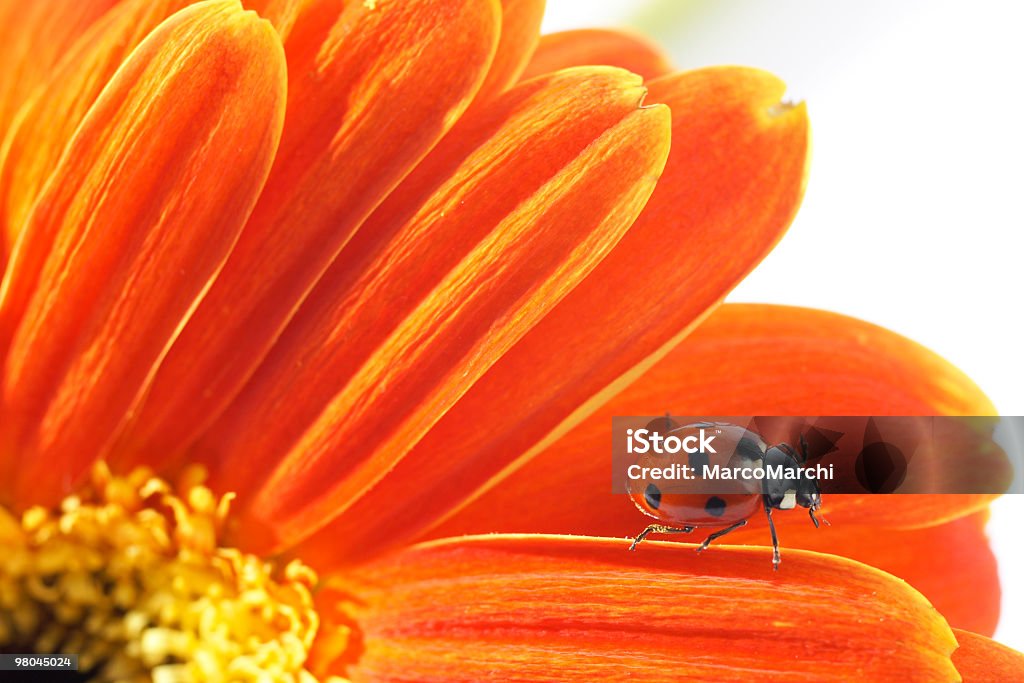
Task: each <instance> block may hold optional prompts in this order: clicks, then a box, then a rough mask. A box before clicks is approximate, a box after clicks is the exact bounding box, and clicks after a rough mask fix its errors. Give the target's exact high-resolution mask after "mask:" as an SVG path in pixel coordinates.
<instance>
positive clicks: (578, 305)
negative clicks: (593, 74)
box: [306, 69, 807, 557]
mask: <svg viewBox="0 0 1024 683" xmlns="http://www.w3.org/2000/svg"><path fill="white" fill-rule="evenodd" d="M782 90H783V86H782V84H781V83H780V82H779V81H778V80H776V79H775V78H773V77H772V76H769V75H767V74H765V73H763V72H760V71H754V70H750V69H707V70H702V71H694V72H690V73H688V74H683V75H680V76H673V77H671V78H668V79H664V80H661V81H657V82H655V83H653V84H651V91H650V92H649V93H648V96H647V101H648V102H651V101H655V102H658V101H660V102H667V103H668V104H669V105H670V106H671V108H672V114H673V131H672V150H671V153H670V156H669V162H668V164H667V166H666V169H665V173H664V176H663V177H662V180H661V181H660V182H659V184H658V187H657V189H656V190H655V192H654V195H653V196H652V197H651V200H650V202H649V203H648V205H647V207H646V208H645V209H644V211H643V213H642V214H641V216H640V218H639V219H638V220H637V222H636V224H635V225H634V226H633V227H632V228H631V229H630V231H629V233H628V234H627V235H626V237H625V239H623V240H622V242H621V243H620V244H619V245H618V246H617V247H616V248H615V249H614V250H613V251H612V253H611V254H610V255H609V256H608V258H607V259H605V260H604V261H603V262H602V263H601V264H600V265H599V266H598V267H597V269H595V271H594V273H593V274H592V275H591V276H590V277H589V278H588V279H587V280H586V281H585V282H584V283H583V284H582V285H580V286H579V287H577V288H576V289H575V290H574V291H573V292H571V293H570V294H569V295H568V296H567V297H566V298H565V300H564V301H562V302H561V303H560V304H559V305H558V306H557V307H556V308H555V310H554V311H552V312H551V313H550V314H549V315H548V316H547V317H546V318H544V319H543V320H541V321H540V323H539V324H538V325H537V326H536V327H535V328H534V329H532V330H531V331H530V332H529V333H528V334H527V335H526V337H525V338H524V339H522V340H521V341H520V342H519V343H518V344H517V345H516V346H514V347H512V348H511V349H510V350H509V351H508V352H507V353H506V354H505V356H504V357H503V358H502V359H501V360H500V361H499V362H498V363H497V364H496V365H495V366H494V367H493V368H491V370H490V371H489V372H488V373H487V374H486V375H485V376H484V377H483V378H482V379H481V381H480V382H478V383H477V385H476V386H474V387H473V388H472V389H471V390H470V392H469V393H468V394H467V396H466V397H465V398H464V399H462V400H461V401H460V402H459V403H458V404H457V405H456V406H455V407H454V408H453V409H452V410H451V412H449V413H448V414H447V415H445V416H444V418H443V419H442V420H441V422H439V423H438V424H437V425H436V426H435V427H434V428H433V430H432V431H431V432H430V433H428V434H427V435H426V437H425V438H424V440H423V441H422V442H421V443H420V444H418V445H417V447H416V449H415V450H414V451H413V453H411V454H410V455H409V456H407V458H406V459H405V460H404V461H403V462H401V463H399V464H397V466H395V468H394V469H393V470H392V471H391V472H390V473H389V475H388V477H387V478H386V479H385V480H383V481H382V482H381V484H380V485H379V486H378V487H376V488H375V489H374V490H373V491H371V492H369V493H368V495H366V496H365V497H364V498H362V499H360V500H359V501H357V503H356V504H355V505H354V506H353V509H352V512H351V514H348V515H346V516H345V517H344V518H343V519H340V520H339V522H338V526H332V527H329V528H328V529H326V530H325V531H324V532H323V533H322V534H320V535H319V538H318V540H317V542H316V543H318V544H320V545H321V548H322V550H323V551H324V552H326V553H329V554H331V555H333V556H335V557H339V556H342V557H344V556H352V557H354V556H356V555H358V554H361V553H366V552H374V551H377V550H378V549H379V548H380V547H381V546H382V545H384V544H390V543H399V542H401V541H402V540H403V538H408V537H409V536H411V535H414V534H417V533H419V532H420V531H421V530H422V529H424V528H425V527H426V526H429V525H430V524H432V523H434V522H435V521H436V520H437V519H438V518H439V517H441V516H443V515H445V514H447V513H448V512H449V511H450V510H451V509H452V507H454V506H457V505H459V504H460V503H461V502H462V501H463V500H464V499H465V497H466V496H469V495H470V494H471V493H472V491H473V490H474V489H475V488H476V487H478V486H480V485H482V484H484V483H485V482H486V481H488V480H489V479H490V478H491V477H493V476H494V475H495V474H497V473H498V472H500V471H502V470H503V469H504V468H505V467H507V466H508V465H509V464H510V463H513V462H515V461H516V460H517V459H518V458H519V457H520V456H522V455H523V454H524V453H526V452H527V451H529V450H530V449H531V448H536V446H537V443H538V442H539V441H541V440H542V439H544V438H545V437H546V435H548V434H549V433H550V432H551V430H552V429H556V428H558V427H559V423H560V422H562V421H563V420H565V419H566V418H569V419H571V420H577V419H579V417H580V416H581V415H582V414H585V411H588V410H593V408H594V407H595V406H596V405H598V404H599V403H600V402H601V401H603V400H606V398H607V397H609V396H610V395H612V394H613V393H614V392H615V391H617V389H618V387H619V386H620V385H621V384H622V383H623V381H624V379H623V378H624V377H625V378H628V377H630V376H632V375H635V374H637V373H639V372H640V371H641V370H642V369H643V367H644V366H645V365H646V364H649V363H650V362H652V360H653V358H654V357H656V356H657V355H659V354H661V353H663V352H664V351H663V349H664V347H666V346H669V345H672V344H674V343H677V342H678V339H679V338H680V337H681V336H682V335H683V334H684V333H685V330H686V329H687V327H688V326H689V325H691V324H692V323H693V322H694V321H695V320H696V319H697V318H699V317H700V316H701V315H703V313H704V311H705V310H706V309H707V308H708V307H709V306H712V305H714V304H715V302H716V301H718V300H719V299H720V298H721V297H722V296H724V295H725V293H726V292H727V291H728V290H729V289H730V288H731V287H732V286H733V285H735V283H736V282H738V281H739V280H740V279H741V278H742V277H743V276H744V275H745V274H746V273H747V272H748V271H749V270H750V269H751V268H753V266H754V265H755V264H756V263H757V262H758V261H759V260H760V259H761V258H762V257H763V256H764V255H765V254H766V253H767V252H768V250H769V249H771V247H772V245H773V244H774V243H775V242H776V241H777V240H778V239H779V238H780V236H781V235H782V233H783V231H784V230H785V228H786V226H787V225H788V224H789V221H790V219H791V218H792V217H793V214H794V212H795V211H796V206H797V203H798V201H799V198H800V193H801V189H802V185H803V176H804V170H805V161H806V152H807V148H806V145H807V119H806V117H805V116H804V111H803V108H802V107H796V108H792V109H789V110H788V111H786V112H785V113H776V114H777V115H776V114H772V113H770V112H774V111H776V108H778V106H779V105H778V99H779V97H781V95H782ZM736 226H743V230H738V229H737V228H736ZM669 247H671V248H669ZM654 255H656V256H654ZM588 402H589V403H588ZM405 409H406V408H404V407H402V408H399V409H398V410H399V411H400V412H401V411H404V410H405ZM574 411H576V414H575V415H573V413H574ZM660 412H663V410H661V411H658V414H660ZM601 424H602V426H604V425H605V423H604V422H602V423H601ZM562 428H563V429H564V427H562ZM606 443H607V442H603V443H602V449H604V446H605V444H606ZM599 452H602V451H599ZM606 477H607V474H606ZM606 489H607V486H606V484H605V482H604V481H602V484H601V486H600V491H602V492H604V491H605V490H606ZM438 491H444V492H445V495H437V492H438ZM380 500H389V501H392V502H391V503H390V504H389V505H388V506H387V509H386V511H385V514H380V512H381V511H380V509H379V508H380V504H379V501H380ZM339 539H341V540H339ZM306 551H307V552H317V553H319V551H314V550H313V549H312V548H307V549H306Z"/></svg>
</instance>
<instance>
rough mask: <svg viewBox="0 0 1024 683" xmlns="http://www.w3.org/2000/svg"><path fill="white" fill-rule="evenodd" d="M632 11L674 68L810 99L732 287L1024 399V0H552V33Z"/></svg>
mask: <svg viewBox="0 0 1024 683" xmlns="http://www.w3.org/2000/svg"><path fill="white" fill-rule="evenodd" d="M584 26H618V27H634V28H636V29H639V30H641V31H642V32H643V33H645V34H646V35H648V36H651V37H653V38H655V39H656V40H657V41H658V42H659V43H661V44H662V46H664V47H665V48H666V50H667V51H668V52H669V54H671V55H672V57H673V59H674V61H675V63H676V65H677V66H679V67H683V68H691V67H696V66H706V65H713V64H744V65H749V66H756V67H760V68H764V69H767V70H769V71H772V72H774V73H775V74H777V75H778V76H780V77H781V78H782V79H783V80H785V81H786V83H787V84H788V86H789V94H788V96H787V98H788V99H791V100H805V101H807V103H808V110H809V113H810V117H811V126H812V131H813V156H812V163H811V174H810V182H809V184H808V188H807V194H806V197H805V199H804V203H803V207H802V208H801V210H800V214H799V215H798V217H797V219H796V221H795V222H794V223H793V226H792V228H791V229H790V231H789V233H788V234H787V235H786V237H785V238H784V239H783V241H782V242H781V244H780V245H779V246H778V247H777V248H776V249H775V251H774V252H772V254H771V255H770V256H769V257H768V258H767V259H766V260H765V261H764V263H763V264H762V265H761V266H760V267H759V268H758V269H757V270H756V271H755V272H754V273H753V274H752V275H751V276H750V277H749V278H747V280H746V281H744V282H743V284H742V285H740V287H739V288H737V289H736V290H735V291H734V292H733V294H732V295H731V296H730V300H731V301H754V302H772V303H786V304H794V305H802V306H811V307H816V308H826V309H829V310H833V311H838V312H841V313H846V314H849V315H853V316H856V317H859V318H863V319H865V320H869V321H871V322H874V323H877V324H880V325H883V326H885V327H888V328H890V329H892V330H895V331H897V332H899V333H901V334H904V335H906V336H908V337H911V338H912V339H915V340H916V341H918V342H921V343H923V344H924V345H925V346H928V347H930V348H932V349H933V350H935V351H937V352H938V353H940V354H941V355H943V356H945V357H946V358H948V359H949V360H950V361H952V362H953V363H954V364H955V365H957V366H958V367H959V368H961V369H962V370H964V371H965V372H966V373H967V374H968V375H970V376H971V377H972V378H973V379H974V380H975V381H976V382H977V383H978V385H979V386H980V387H981V388H982V389H983V390H984V391H985V392H986V393H987V394H988V395H989V396H990V397H991V398H992V400H993V401H994V402H995V404H996V406H997V408H998V409H999V412H1000V414H1002V415H1024V389H1022V387H1024V361H1022V354H1024V322H1022V321H1024V305H1022V301H1021V296H1020V295H1021V293H1022V292H1024V252H1022V244H1024V241H1022V237H1021V234H1022V231H1024V94H1022V93H1024V77H1022V69H1024V40H1022V39H1021V31H1022V27H1024V4H1018V3H1012V2H996V1H994V0H993V1H982V2H973V3H956V2H949V1H940V2H934V1H933V2H928V1H925V0H901V1H900V2H883V1H881V0H868V1H859V2H853V1H852V0H840V1H833V2H820V0H713V1H712V0H653V1H652V0H648V1H647V2H641V1H640V0H633V1H632V2H630V1H629V0H549V3H548V13H547V17H546V20H545V25H544V30H545V32H549V31H555V30H561V29H566V28H577V27H584ZM1022 520H1024V495H1014V496H1006V497H1004V498H1003V499H1001V500H999V501H997V503H996V504H995V505H994V506H993V517H992V521H991V523H990V525H989V534H990V536H991V538H992V543H993V547H994V548H995V551H996V554H997V556H998V557H999V561H1000V574H1001V578H1002V586H1003V592H1004V598H1003V602H1004V605H1003V614H1002V620H1001V622H1000V626H999V630H998V631H997V633H996V638H997V639H998V640H1000V641H1002V642H1004V643H1006V644H1007V645H1010V646H1012V647H1015V648H1016V649H1018V650H1024V582H1022V581H1021V580H1020V579H1019V578H1018V577H1021V576H1024V549H1022V546H1021V542H1020V541H1019V540H1018V539H1019V538H1020V537H1021V534H1022V525H1021V521H1022Z"/></svg>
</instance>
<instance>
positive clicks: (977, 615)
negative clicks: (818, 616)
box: [633, 496, 1001, 635]
mask: <svg viewBox="0 0 1024 683" xmlns="http://www.w3.org/2000/svg"><path fill="white" fill-rule="evenodd" d="M935 497H936V498H941V497H942V496H935ZM888 498H891V496H877V497H876V501H875V504H876V505H881V506H884V505H886V504H887V502H888V500H887V499H888ZM763 519H764V515H763V514H760V515H757V516H756V517H755V518H754V520H753V521H754V524H752V525H750V526H748V527H745V528H743V529H740V530H738V531H735V532H733V533H731V534H729V536H728V540H726V539H722V540H723V541H725V542H727V543H729V544H730V545H744V544H756V545H770V543H771V541H770V536H769V533H768V529H767V524H766V523H765V522H764V521H763ZM829 519H832V517H831V516H829ZM987 520H988V512H987V511H983V512H977V513H974V514H972V515H968V516H966V517H961V518H960V519H956V520H953V521H952V522H946V523H945V524H939V525H937V526H932V527H926V528H923V529H914V530H907V531H900V530H895V529H885V528H880V527H877V526H868V525H864V524H837V523H833V524H832V526H831V527H825V528H821V529H815V528H814V526H813V525H812V524H811V523H810V520H808V519H807V515H806V514H797V515H787V514H777V515H775V521H776V526H777V527H778V533H779V541H780V543H781V544H782V545H783V550H782V554H783V564H785V562H786V561H787V560H788V557H789V554H790V552H789V549H790V548H802V549H804V550H814V551H816V552H821V553H831V554H834V555H842V556H843V557H847V558H849V559H851V560H857V561H858V562H863V563H864V564H869V565H871V566H872V567H877V568H878V569H881V570H883V571H886V572H888V573H890V574H892V575H893V576H898V577H899V578H901V579H903V580H904V581H906V582H907V583H909V584H910V585H911V586H913V587H914V588H916V589H917V590H919V591H921V593H922V595H924V596H925V597H926V598H928V600H929V601H930V602H931V603H932V605H934V606H935V608H936V609H937V610H939V612H941V613H942V616H943V617H945V618H946V621H948V622H949V624H950V625H951V626H956V627H957V628H964V629H968V630H970V631H974V632H976V633H983V634H986V635H991V634H992V633H993V632H994V631H995V628H996V623H997V622H998V621H999V600H1000V594H1001V591H1000V589H999V572H998V571H997V568H996V558H995V555H993V553H992V549H991V548H990V547H989V544H988V538H987V537H986V536H985V523H986V521H987ZM637 521H638V522H639V525H637V526H636V530H635V531H634V532H633V533H634V534H635V533H637V532H638V531H640V529H641V528H642V527H643V526H644V525H645V524H646V522H645V521H643V520H637ZM688 540H689V539H688ZM696 540H697V541H700V540H702V539H700V538H697V539H696Z"/></svg>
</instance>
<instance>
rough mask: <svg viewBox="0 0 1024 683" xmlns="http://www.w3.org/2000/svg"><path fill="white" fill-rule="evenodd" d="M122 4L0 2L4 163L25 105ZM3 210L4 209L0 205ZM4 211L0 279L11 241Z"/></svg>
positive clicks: (106, 0)
mask: <svg viewBox="0 0 1024 683" xmlns="http://www.w3.org/2000/svg"><path fill="white" fill-rule="evenodd" d="M117 3H118V0H81V1H80V2H68V1H67V0H31V1H29V2H19V1H17V0H9V1H8V2H0V65H2V68H0V162H2V160H3V145H4V139H5V138H6V137H7V133H8V129H9V128H10V127H11V125H12V124H13V123H14V122H15V120H16V117H17V115H18V112H19V110H20V109H21V107H22V105H23V104H24V103H25V102H26V101H27V100H28V99H29V98H30V97H31V96H32V94H33V93H34V92H35V90H36V88H38V87H40V86H41V85H42V84H43V83H45V82H46V81H47V80H48V79H49V77H50V73H51V70H52V69H53V67H54V66H55V65H56V64H57V63H58V62H59V61H60V60H61V58H62V57H63V56H64V54H65V52H66V51H67V50H68V49H69V48H70V47H71V46H72V45H74V44H75V41H76V40H78V38H79V37H80V36H81V35H82V34H83V33H84V32H85V31H86V30H87V29H88V28H89V26H91V25H92V24H93V23H94V22H95V21H96V20H97V19H99V18H100V17H102V16H103V15H104V13H106V11H107V10H108V9H110V8H111V7H113V6H114V5H116V4H117ZM0 207H2V205H0ZM7 233H8V231H7V229H6V221H5V220H4V216H3V211H2V209H0V274H3V271H4V264H5V263H6V262H7V259H8V258H9V257H10V252H11V249H12V248H13V246H14V244H13V242H12V241H11V240H10V239H9V238H8V236H7Z"/></svg>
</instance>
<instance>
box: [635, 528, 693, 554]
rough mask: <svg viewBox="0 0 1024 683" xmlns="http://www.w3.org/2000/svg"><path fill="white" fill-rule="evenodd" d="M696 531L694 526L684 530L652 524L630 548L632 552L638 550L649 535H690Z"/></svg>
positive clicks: (638, 536)
mask: <svg viewBox="0 0 1024 683" xmlns="http://www.w3.org/2000/svg"><path fill="white" fill-rule="evenodd" d="M693 530H694V527H692V526H684V527H683V528H682V529H677V528H676V527H674V526H665V525H664V524H652V525H650V526H649V527H647V528H646V529H644V530H643V531H641V532H640V533H639V534H638V535H637V537H636V538H634V539H633V543H632V545H630V546H629V549H630V550H636V545H637V543H639V542H640V541H642V540H644V539H645V538H647V536H648V534H688V533H690V532H691V531H693Z"/></svg>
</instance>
